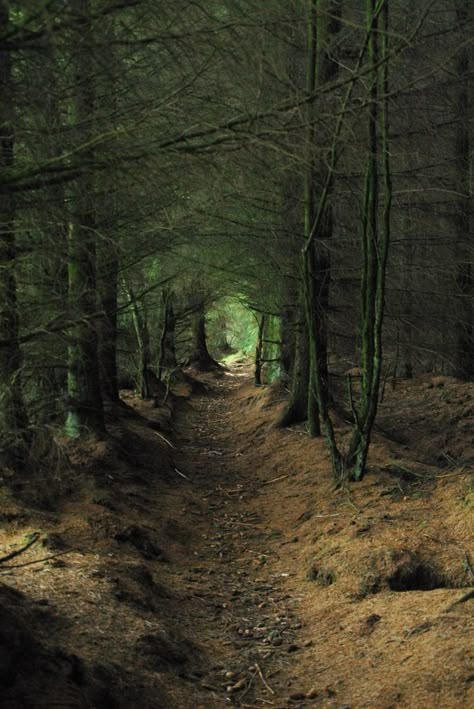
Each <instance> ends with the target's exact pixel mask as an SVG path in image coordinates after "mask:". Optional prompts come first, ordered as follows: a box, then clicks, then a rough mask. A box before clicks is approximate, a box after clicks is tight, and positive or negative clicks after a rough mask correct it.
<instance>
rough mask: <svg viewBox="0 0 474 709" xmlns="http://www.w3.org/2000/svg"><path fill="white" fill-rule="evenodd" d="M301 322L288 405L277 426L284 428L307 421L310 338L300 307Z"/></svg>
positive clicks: (297, 330) (298, 326)
mask: <svg viewBox="0 0 474 709" xmlns="http://www.w3.org/2000/svg"><path fill="white" fill-rule="evenodd" d="M299 316H300V317H299V320H300V322H299V323H298V324H297V325H296V334H295V350H294V352H295V354H294V362H293V365H292V371H291V390H290V399H289V402H288V405H287V407H286V409H285V410H284V412H283V413H282V415H281V416H280V418H279V419H278V420H277V421H276V422H275V427H277V428H280V427H281V428H284V427H286V426H291V425H292V424H294V423H300V422H301V421H306V418H307V415H308V390H309V340H308V330H307V327H306V324H305V323H304V322H303V321H304V316H303V310H302V308H300V309H299Z"/></svg>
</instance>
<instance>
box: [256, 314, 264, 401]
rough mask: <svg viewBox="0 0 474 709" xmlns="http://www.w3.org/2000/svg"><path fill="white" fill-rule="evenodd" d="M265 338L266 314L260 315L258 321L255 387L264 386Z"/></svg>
mask: <svg viewBox="0 0 474 709" xmlns="http://www.w3.org/2000/svg"><path fill="white" fill-rule="evenodd" d="M264 336H265V314H264V313H262V314H261V315H260V320H259V321H258V332H257V344H256V347H255V372H254V382H255V386H256V387H258V386H261V385H262V364H263V362H262V358H263V338H264Z"/></svg>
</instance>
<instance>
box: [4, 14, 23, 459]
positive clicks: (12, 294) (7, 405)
mask: <svg viewBox="0 0 474 709" xmlns="http://www.w3.org/2000/svg"><path fill="white" fill-rule="evenodd" d="M8 29H9V13H8V8H7V6H6V5H5V3H4V2H3V1H2V0H0V34H2V35H6V34H7V33H8ZM0 95H1V101H0V170H2V172H4V171H8V170H10V169H12V167H13V165H14V145H15V132H14V109H13V100H14V87H13V79H12V63H11V55H10V53H9V52H8V50H7V51H3V52H2V55H1V58H0ZM15 212H16V208H15V199H14V196H13V194H8V193H4V194H3V195H2V196H1V197H0V339H2V340H5V341H8V345H7V346H5V347H2V348H0V433H1V437H2V441H1V458H2V459H3V461H4V462H5V463H6V464H7V465H12V466H14V467H20V466H21V465H22V463H23V461H24V459H25V456H26V450H27V448H26V444H27V433H26V427H27V423H28V422H27V415H26V409H25V405H24V401H23V395H22V388H21V365H22V360H21V352H20V346H19V342H18V325H19V323H18V312H17V289H16V279H15V271H14V269H15V257H16V244H15Z"/></svg>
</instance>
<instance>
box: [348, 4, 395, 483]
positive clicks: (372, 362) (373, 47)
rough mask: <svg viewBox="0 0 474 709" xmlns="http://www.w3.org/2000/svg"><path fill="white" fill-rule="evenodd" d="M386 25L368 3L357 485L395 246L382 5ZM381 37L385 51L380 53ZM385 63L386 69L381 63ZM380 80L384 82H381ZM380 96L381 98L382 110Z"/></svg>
mask: <svg viewBox="0 0 474 709" xmlns="http://www.w3.org/2000/svg"><path fill="white" fill-rule="evenodd" d="M382 12H383V18H384V26H383V31H382V32H381V33H379V27H378V24H379V21H378V14H377V3H376V0H367V28H368V32H369V43H368V55H369V62H370V64H371V67H372V72H371V80H372V87H371V102H370V107H369V134H368V152H369V159H368V167H367V177H366V187H365V202H364V221H363V225H362V230H361V237H362V253H363V278H362V307H361V311H362V393H361V401H360V405H359V407H358V410H356V408H355V407H353V413H354V418H355V428H354V434H353V437H352V441H351V444H350V448H349V453H348V461H347V462H348V465H349V466H350V467H352V472H351V477H352V479H353V480H356V481H357V480H361V479H362V477H363V476H364V473H365V467H366V463H367V454H368V450H369V445H370V438H371V434H372V429H373V425H374V422H375V417H376V415H377V406H378V398H379V389H380V376H381V371H382V325H383V316H384V306H385V279H386V270H387V258H388V249H389V244H390V217H391V204H392V179H391V171H390V151H389V145H388V130H389V122H388V121H389V118H388V95H389V84H388V63H387V56H388V50H387V43H388V29H389V26H388V6H387V3H385V4H384V6H383V10H382ZM379 36H380V43H381V52H380V53H379ZM380 59H382V61H383V64H382V69H381V70H380V68H379V66H378V65H379V62H380ZM380 77H381V78H380ZM379 96H382V97H383V98H382V100H381V101H380V110H379ZM379 112H380V150H381V153H382V156H383V176H384V192H383V202H384V209H383V221H382V224H381V225H380V226H379V215H378V207H379V199H380V195H379V185H378V152H379V139H378V123H379Z"/></svg>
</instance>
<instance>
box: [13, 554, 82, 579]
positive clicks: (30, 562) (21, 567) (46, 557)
mask: <svg viewBox="0 0 474 709" xmlns="http://www.w3.org/2000/svg"><path fill="white" fill-rule="evenodd" d="M73 551H75V550H74V549H69V551H59V552H58V553H57V554H51V555H50V556H44V557H43V558H42V559H35V560H34V561H27V562H25V563H24V564H14V565H12V566H5V568H4V569H2V570H0V576H1V575H4V574H6V573H8V571H10V569H23V568H24V567H25V566H33V564H42V563H43V562H44V561H49V560H50V559H56V557H57V556H64V555H65V554H71V553H72V552H73Z"/></svg>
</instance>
